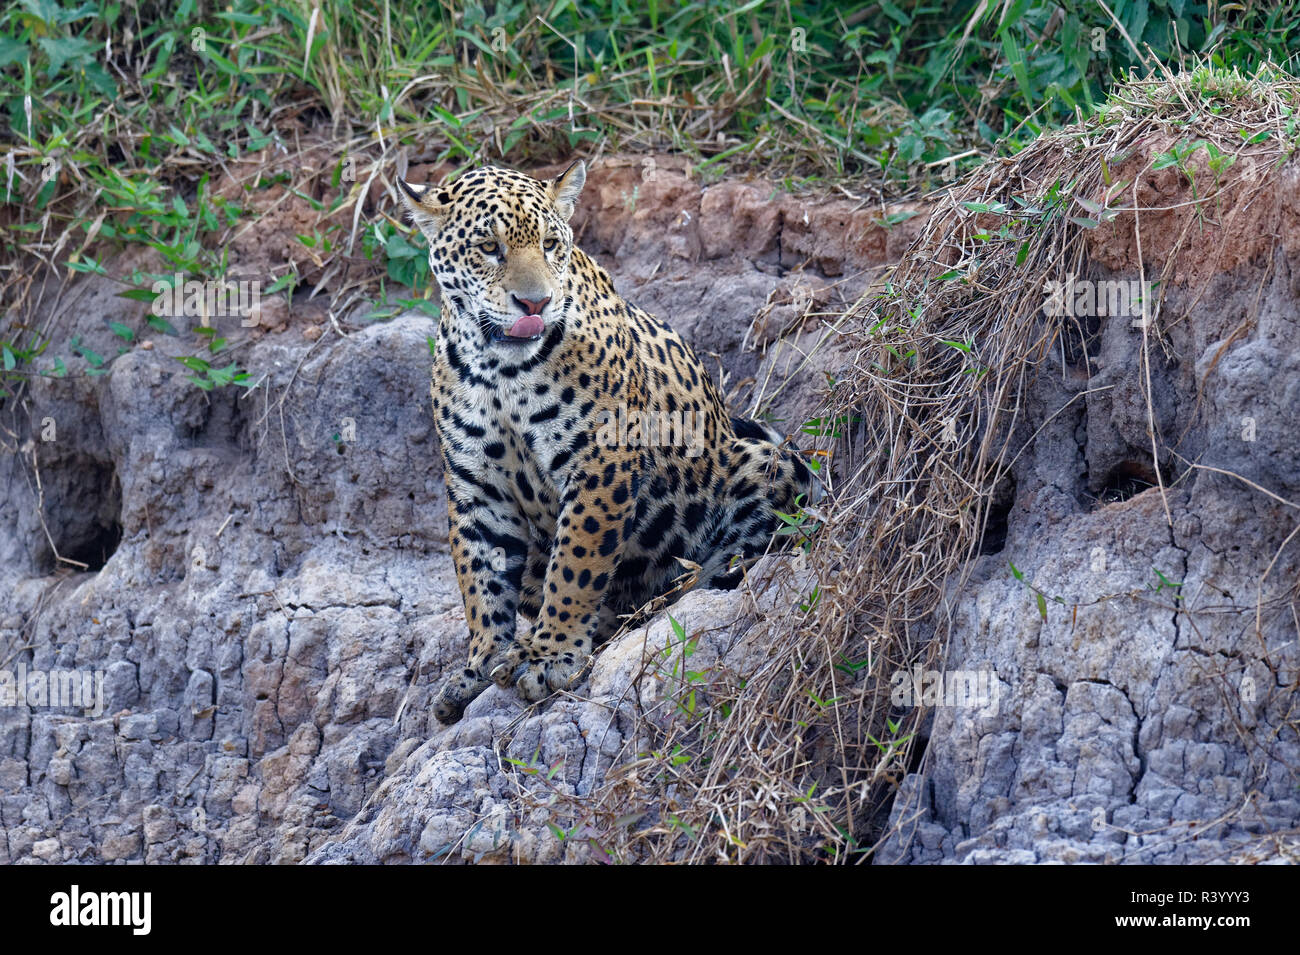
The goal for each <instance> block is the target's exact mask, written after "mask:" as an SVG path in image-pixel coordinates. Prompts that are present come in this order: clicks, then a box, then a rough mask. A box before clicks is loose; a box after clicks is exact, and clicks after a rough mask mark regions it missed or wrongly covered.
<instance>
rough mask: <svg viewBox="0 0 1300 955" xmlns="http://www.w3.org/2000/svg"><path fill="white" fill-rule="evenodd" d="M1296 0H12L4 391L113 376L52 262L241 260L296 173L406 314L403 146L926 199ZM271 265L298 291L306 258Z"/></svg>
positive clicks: (1252, 30)
mask: <svg viewBox="0 0 1300 955" xmlns="http://www.w3.org/2000/svg"><path fill="white" fill-rule="evenodd" d="M1298 7H1300V4H1298V3H1296V2H1290V0H1289V2H1283V3H1279V4H1276V5H1262V4H1257V5H1251V6H1249V7H1244V8H1243V7H1242V6H1241V5H1237V4H1229V5H1224V6H1223V7H1220V6H1219V5H1214V6H1213V9H1211V7H1210V5H1208V4H1206V3H1192V2H1187V0H1113V2H1111V3H1110V4H1109V11H1111V12H1108V10H1107V9H1104V8H1103V7H1102V6H1101V5H1100V4H1097V3H1095V2H1071V0H1065V2H1060V3H1055V2H1042V0H1000V2H994V0H990V2H978V0H959V2H956V3H948V4H944V3H926V2H919V3H910V4H909V3H894V2H888V0H884V2H879V3H865V2H856V3H845V4H829V3H796V2H789V0H749V2H742V3H734V4H721V3H684V2H670V0H654V2H650V3H641V2H636V3H633V2H631V0H602V2H586V3H575V2H572V0H550V2H544V3H526V2H513V3H510V2H507V3H500V4H496V5H480V4H466V5H456V6H453V5H452V4H451V3H449V2H447V0H442V2H439V3H415V2H403V3H393V2H384V0H379V2H377V3H352V2H347V0H345V2H340V3H332V4H323V5H320V6H317V5H315V4H313V3H308V2H304V0H285V2H281V3H264V2H256V0H231V2H229V3H223V4H221V5H220V6H216V5H210V4H201V3H197V2H195V0H181V2H180V3H177V4H171V3H156V2H148V0H145V2H140V3H138V4H135V5H131V4H125V3H120V2H105V0H18V2H17V3H13V4H10V5H9V6H7V7H6V8H5V10H4V12H3V13H0V108H2V109H3V113H4V118H3V120H0V138H2V139H3V144H0V151H2V152H3V153H4V156H5V157H6V158H5V165H4V168H3V170H0V198H2V199H3V203H4V205H3V209H4V214H3V216H2V217H0V309H3V312H2V313H0V315H2V316H3V317H0V346H3V347H0V356H3V362H4V364H3V367H2V368H0V376H4V377H3V380H0V388H3V386H4V384H5V381H8V382H10V383H11V384H12V383H15V382H19V381H21V380H22V377H23V375H24V374H30V373H31V372H32V369H33V368H34V367H36V366H34V365H33V362H35V361H36V359H37V358H41V360H42V362H43V363H44V364H43V368H42V370H46V371H49V370H50V369H51V368H54V367H63V368H64V369H65V370H67V369H69V368H71V369H72V370H73V371H74V372H79V373H85V372H88V371H89V370H90V369H91V368H102V366H94V365H92V364H89V363H88V359H86V358H85V357H84V356H80V355H69V356H65V357H62V358H59V359H58V360H59V361H62V362H63V363H64V364H63V365H62V366H55V365H54V364H53V362H54V361H55V356H51V355H48V354H43V353H44V349H45V347H46V345H47V344H48V340H49V328H48V327H43V328H35V327H32V326H30V325H29V324H28V323H27V319H28V318H29V316H28V314H27V312H28V306H29V300H30V296H31V292H32V288H33V286H32V283H33V281H34V278H35V276H36V275H37V274H38V270H39V269H40V268H41V267H42V266H44V267H47V268H49V267H53V268H55V269H60V270H68V272H77V271H83V272H98V273H100V274H105V273H106V269H105V267H104V264H103V263H104V262H105V261H109V260H110V259H111V257H112V256H113V254H114V251H115V250H118V249H121V248H122V247H123V246H127V245H132V244H135V245H143V246H146V247H148V248H149V249H151V250H153V252H154V253H155V260H156V261H157V262H159V263H160V266H161V270H160V271H159V272H158V273H157V274H154V273H149V272H137V273H134V274H131V275H109V276H108V277H109V278H111V279H113V280H115V281H118V282H120V283H121V284H122V286H123V292H124V294H125V293H130V292H132V291H136V292H139V291H141V290H143V289H147V288H149V287H150V286H151V285H152V284H153V283H155V282H158V281H163V282H165V283H169V282H171V281H172V277H173V276H174V275H175V274H177V273H180V274H181V275H182V276H183V277H184V278H187V279H188V278H198V279H216V278H220V277H222V276H223V275H225V273H226V268H227V254H226V251H225V250H226V248H227V245H228V243H229V240H230V238H231V236H232V235H234V234H235V232H236V230H238V229H239V228H242V227H244V226H246V225H247V224H248V222H249V221H250V220H251V219H252V218H254V216H253V214H252V213H251V212H250V209H249V207H250V206H252V205H254V204H255V202H254V201H255V200H256V199H257V198H258V195H259V194H260V193H262V192H263V191H264V190H267V189H270V188H273V187H274V186H276V185H277V184H278V185H283V186H285V187H287V188H289V189H291V190H293V191H294V192H295V194H297V195H298V196H300V197H302V198H303V199H305V200H307V201H308V202H310V203H311V205H312V208H313V209H315V210H316V211H317V212H318V214H319V216H320V224H319V225H318V227H317V228H316V229H314V230H312V231H310V232H308V233H305V234H303V235H300V236H299V237H298V242H299V244H300V245H301V247H302V253H303V256H302V260H303V261H307V260H310V261H311V262H313V263H323V267H322V270H326V269H327V268H328V266H329V265H330V264H331V263H334V262H337V261H339V260H340V259H341V258H342V257H344V256H346V255H348V254H349V253H350V254H352V255H359V256H360V257H361V258H364V259H369V260H371V261H373V262H374V263H375V268H374V269H373V270H372V271H371V273H370V274H368V275H367V276H366V277H365V279H364V281H365V282H366V283H367V287H368V288H369V290H370V293H371V300H372V301H373V302H374V303H375V304H374V307H373V308H372V309H371V310H370V312H369V314H370V315H371V316H375V317H382V316H385V315H389V314H392V313H394V312H395V311H396V310H397V309H398V308H402V307H409V306H410V304H411V303H412V302H420V301H422V299H421V298H420V297H419V294H418V293H419V291H420V290H422V289H423V288H425V287H426V286H427V282H428V274H427V267H426V266H425V264H424V261H423V244H422V242H423V240H422V239H421V238H420V237H419V236H412V235H410V234H409V233H408V232H407V230H406V229H405V227H404V226H403V225H401V224H400V223H399V222H397V221H396V220H395V219H393V218H392V214H393V213H394V212H395V210H394V209H393V207H391V206H389V205H388V203H387V202H386V201H385V202H382V203H381V204H380V208H379V209H377V210H376V209H373V208H370V207H369V206H367V207H365V209H364V212H363V214H362V215H360V216H357V217H356V218H355V219H354V212H355V205H356V204H357V203H358V202H363V203H364V202H365V201H366V198H367V197H366V195H365V194H364V193H363V190H364V187H365V186H366V185H367V184H368V183H369V182H370V180H371V179H372V178H376V179H378V181H379V182H380V183H382V184H385V185H391V182H392V178H393V175H394V174H395V173H394V167H395V164H396V162H397V154H398V153H399V152H400V151H403V150H404V151H405V152H406V154H407V155H408V156H409V157H410V158H411V159H413V160H419V161H428V162H445V163H450V164H451V165H453V166H455V167H457V168H464V167H467V166H471V165H476V164H479V163H483V162H487V161H496V162H504V163H506V164H512V165H516V166H520V167H523V168H528V167H529V166H530V165H535V164H539V163H543V162H548V161H553V160H557V159H560V158H563V157H567V156H569V155H573V154H585V155H591V154H594V153H596V152H598V151H612V150H624V149H626V150H672V151H675V152H678V153H681V154H684V155H686V156H688V157H689V158H690V160H691V161H692V163H693V164H694V165H695V166H696V168H697V169H699V171H700V173H701V174H702V175H704V176H706V177H710V176H718V175H722V174H723V173H725V172H727V171H730V170H735V169H737V168H746V169H749V170H757V171H761V172H764V173H766V174H768V175H771V176H773V177H774V178H778V179H781V180H783V182H784V183H785V184H786V186H787V187H789V188H796V187H799V186H802V185H821V186H823V187H824V186H826V185H829V184H830V183H833V182H836V181H844V180H851V181H852V183H853V186H854V190H855V192H858V193H864V192H865V193H867V194H876V195H880V196H884V197H890V196H894V197H898V196H906V195H909V194H914V193H916V192H917V191H919V190H924V189H928V188H932V187H936V186H942V185H944V184H945V183H946V182H949V181H952V180H953V179H954V178H955V177H956V176H957V175H959V174H960V173H961V172H963V171H964V170H965V169H967V168H969V167H971V166H973V165H975V164H977V163H979V162H980V161H982V159H983V158H986V157H988V156H990V155H995V154H999V153H1002V154H1007V153H1013V152H1015V151H1017V150H1018V149H1020V148H1022V147H1023V146H1024V145H1026V144H1027V143H1028V142H1031V141H1032V140H1033V139H1034V138H1035V137H1036V136H1037V135H1039V134H1040V133H1041V132H1042V131H1043V130H1045V129H1049V128H1053V127H1055V126H1059V125H1060V124H1062V123H1065V122H1068V121H1070V120H1071V119H1073V118H1074V117H1076V116H1078V115H1082V114H1087V113H1090V112H1092V111H1093V110H1094V109H1095V108H1097V106H1098V104H1101V103H1103V102H1104V101H1105V97H1106V94H1107V91H1108V90H1109V89H1110V87H1111V85H1112V83H1113V82H1114V80H1115V79H1116V77H1118V76H1120V75H1122V74H1123V73H1125V72H1126V71H1129V70H1135V69H1137V70H1142V69H1145V68H1146V67H1148V66H1151V65H1154V64H1156V63H1161V64H1165V65H1171V66H1175V67H1176V66H1179V65H1185V64H1188V63H1193V62H1195V63H1203V64H1204V65H1205V66H1206V67H1207V68H1209V69H1211V70H1218V71H1220V72H1222V71H1223V70H1225V69H1226V68H1227V67H1228V66H1230V65H1237V66H1241V67H1242V68H1243V70H1245V69H1249V68H1250V67H1251V66H1252V65H1255V64H1258V63H1261V62H1264V61H1266V60H1272V61H1275V62H1278V63H1286V62H1288V61H1290V60H1291V58H1292V57H1293V56H1294V55H1295V54H1296V53H1297V51H1298V50H1300V34H1298V32H1297V31H1298V30H1300V26H1297V24H1300V17H1298V16H1297V15H1296V14H1297V12H1298V10H1297V8H1298ZM1112 12H1113V16H1112ZM304 140H307V141H309V143H311V144H314V145H315V146H317V147H320V148H322V149H323V150H324V152H325V153H326V154H327V156H328V158H327V161H326V162H325V169H324V170H323V171H322V170H321V169H319V168H315V169H312V170H303V169H295V168H294V167H293V166H290V167H289V168H287V169H286V168H285V163H284V162H283V158H284V157H286V156H288V157H295V158H296V157H298V156H299V155H301V153H300V150H301V149H303V148H304V147H303V141H304ZM254 157H266V159H267V160H268V167H267V172H266V174H265V175H264V176H262V177H259V178H257V179H256V180H255V181H253V182H251V183H249V184H248V185H246V187H245V190H244V195H243V197H242V198H241V199H231V198H226V197H222V196H219V195H216V194H215V193H214V191H213V189H214V187H215V186H216V184H217V183H218V181H219V180H220V178H221V177H222V176H223V175H224V174H227V173H228V172H229V170H230V169H231V168H232V166H234V165H238V166H239V168H241V169H242V168H246V166H245V165H244V162H245V161H246V160H248V159H250V158H254ZM277 157H278V158H279V159H280V160H281V162H280V165H279V167H276V168H273V167H272V166H271V165H270V162H272V161H275V160H276V159H277ZM954 157H955V158H954ZM317 159H319V157H317ZM322 179H324V180H325V181H326V182H327V183H328V188H325V189H321V188H318V186H319V185H320V183H321V180H322ZM322 196H324V197H325V198H322ZM385 213H388V215H387V217H386V215H385ZM344 220H346V222H345V221H344ZM354 221H355V222H356V223H357V227H356V229H354V228H353V226H352V223H353V222H354ZM65 274H67V273H65ZM266 284H267V287H268V288H269V289H271V290H273V291H274V292H277V293H278V292H284V293H285V294H292V293H293V291H294V290H295V289H297V288H301V287H302V275H301V274H300V270H299V267H298V263H297V262H291V263H286V264H285V266H284V267H283V268H282V269H280V270H278V271H276V272H275V274H274V275H272V276H270V277H268V281H267V283H266ZM392 286H400V287H401V288H395V287H392ZM407 288H415V289H416V290H417V294H416V295H415V296H414V297H412V296H411V294H410V293H409V292H407V291H405V289H407ZM326 291H330V292H333V291H335V289H330V288H327V289H326ZM42 356H43V357H42ZM106 360H111V359H106ZM2 397H3V396H2V395H0V399H2Z"/></svg>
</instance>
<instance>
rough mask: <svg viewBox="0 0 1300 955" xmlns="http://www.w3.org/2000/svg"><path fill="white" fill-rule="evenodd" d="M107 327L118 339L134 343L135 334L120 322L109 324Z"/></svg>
mask: <svg viewBox="0 0 1300 955" xmlns="http://www.w3.org/2000/svg"><path fill="white" fill-rule="evenodd" d="M108 327H109V329H111V330H112V332H113V334H114V335H116V336H117V337H118V338H121V339H123V340H124V341H128V342H131V341H135V332H133V331H131V329H129V328H127V327H126V326H125V325H123V324H122V323H121V322H109V323H108Z"/></svg>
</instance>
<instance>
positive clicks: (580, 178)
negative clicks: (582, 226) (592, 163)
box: [550, 159, 587, 219]
mask: <svg viewBox="0 0 1300 955" xmlns="http://www.w3.org/2000/svg"><path fill="white" fill-rule="evenodd" d="M586 183H587V167H586V165H585V164H584V163H583V161H582V160H581V159H575V160H574V161H573V162H572V163H570V164H569V168H568V169H566V170H564V172H562V173H560V174H559V175H558V176H557V177H556V178H555V179H553V180H552V181H551V185H550V192H551V201H552V202H553V203H554V204H555V211H556V212H558V213H559V214H560V215H561V216H562V217H563V218H565V219H569V218H572V216H573V210H574V209H575V208H576V207H577V205H578V196H580V195H582V187H583V186H584V185H586Z"/></svg>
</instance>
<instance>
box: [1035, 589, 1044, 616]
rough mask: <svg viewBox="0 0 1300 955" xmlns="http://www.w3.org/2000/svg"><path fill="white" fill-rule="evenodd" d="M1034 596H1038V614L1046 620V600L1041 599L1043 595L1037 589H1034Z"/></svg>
mask: <svg viewBox="0 0 1300 955" xmlns="http://www.w3.org/2000/svg"><path fill="white" fill-rule="evenodd" d="M1034 596H1035V597H1036V598H1038V616H1040V617H1042V618H1043V620H1044V621H1046V620H1047V601H1046V600H1044V599H1043V595H1042V594H1040V593H1039V592H1038V591H1034Z"/></svg>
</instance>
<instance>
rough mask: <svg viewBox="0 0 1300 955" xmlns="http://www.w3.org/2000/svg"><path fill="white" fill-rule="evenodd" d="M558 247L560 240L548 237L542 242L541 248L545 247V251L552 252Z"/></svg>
mask: <svg viewBox="0 0 1300 955" xmlns="http://www.w3.org/2000/svg"><path fill="white" fill-rule="evenodd" d="M559 247H560V240H559V239H556V238H554V237H552V238H549V239H547V240H546V241H545V242H543V243H542V248H543V249H545V250H546V251H547V252H554V251H555V250H556V249H558V248H559Z"/></svg>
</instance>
